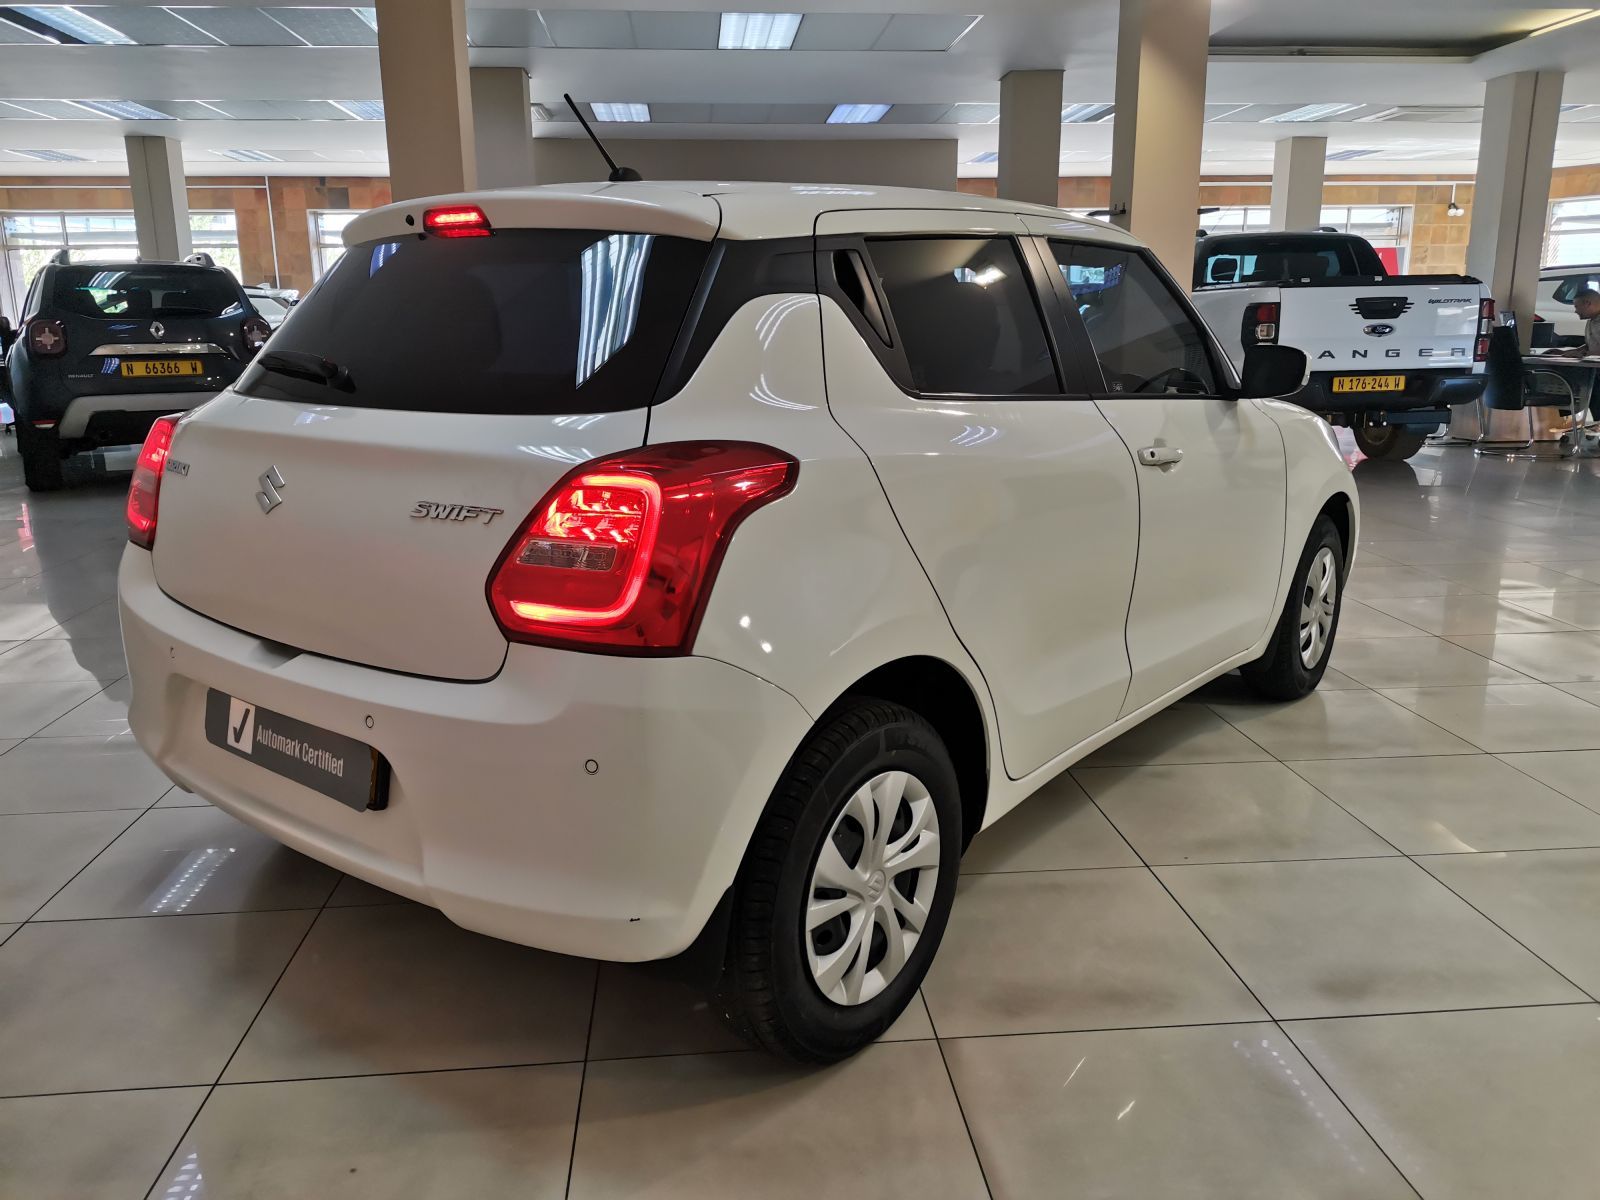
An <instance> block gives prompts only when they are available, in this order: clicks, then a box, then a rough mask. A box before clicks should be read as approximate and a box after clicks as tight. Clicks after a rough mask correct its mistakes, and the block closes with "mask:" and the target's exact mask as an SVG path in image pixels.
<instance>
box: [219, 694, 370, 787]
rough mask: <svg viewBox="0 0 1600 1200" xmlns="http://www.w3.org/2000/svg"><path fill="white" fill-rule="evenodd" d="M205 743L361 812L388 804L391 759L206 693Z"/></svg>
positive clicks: (293, 721)
mask: <svg viewBox="0 0 1600 1200" xmlns="http://www.w3.org/2000/svg"><path fill="white" fill-rule="evenodd" d="M205 726H206V741H208V742H210V743H211V744H212V745H213V746H217V747H220V748H221V749H223V750H226V751H227V752H228V753H229V754H232V755H234V756H236V757H238V758H242V759H245V760H246V761H248V762H253V763H255V764H256V766H258V767H261V768H263V769H265V770H268V771H271V772H272V773H273V774H274V775H280V776H282V777H283V778H285V779H292V780H293V781H294V782H296V783H298V784H301V785H303V786H305V787H308V788H310V789H311V790H312V791H314V792H320V793H321V794H322V795H324V796H327V797H329V798H330V799H333V800H337V801H338V802H339V803H340V804H343V805H345V806H346V807H347V808H353V809H355V810H356V811H357V812H365V811H367V810H369V809H370V810H378V809H383V808H386V807H387V806H388V804H389V760H388V759H386V758H384V757H383V755H381V754H379V753H378V751H377V750H375V749H374V748H373V747H371V746H369V745H367V743H365V742H362V741H358V740H356V739H355V738H353V737H346V736H345V735H344V734H342V733H334V732H333V731H332V730H331V729H322V728H320V727H319V726H316V725H312V724H309V723H308V722H305V721H302V720H300V719H299V718H298V717H291V716H288V715H286V714H284V713H279V712H273V711H272V710H271V709H266V708H262V707H260V706H259V705H257V704H254V703H252V702H251V701H248V700H243V699H240V698H239V697H237V696H230V695H229V694H228V693H227V692H221V691H218V690H217V689H216V688H208V689H207V690H206V714H205Z"/></svg>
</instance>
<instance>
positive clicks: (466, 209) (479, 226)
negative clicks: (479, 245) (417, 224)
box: [422, 204, 494, 238]
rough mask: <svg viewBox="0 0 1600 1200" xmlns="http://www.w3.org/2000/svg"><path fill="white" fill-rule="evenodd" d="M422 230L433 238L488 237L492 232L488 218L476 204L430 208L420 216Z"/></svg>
mask: <svg viewBox="0 0 1600 1200" xmlns="http://www.w3.org/2000/svg"><path fill="white" fill-rule="evenodd" d="M422 228H423V229H424V230H426V231H427V232H428V233H431V234H433V235H434V236H435V237H446V238H457V237H488V236H489V235H490V234H491V233H493V232H494V229H493V228H492V227H491V226H490V224H489V218H488V217H486V216H485V215H484V212H483V209H481V208H479V207H478V206H477V205H476V204H454V205H451V206H450V207H449V208H430V209H428V211H427V212H425V213H423V214H422Z"/></svg>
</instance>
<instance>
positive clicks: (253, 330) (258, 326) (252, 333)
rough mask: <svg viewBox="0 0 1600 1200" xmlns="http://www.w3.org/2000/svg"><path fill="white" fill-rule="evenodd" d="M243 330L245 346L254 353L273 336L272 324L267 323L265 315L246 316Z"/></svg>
mask: <svg viewBox="0 0 1600 1200" xmlns="http://www.w3.org/2000/svg"><path fill="white" fill-rule="evenodd" d="M241 332H242V333H243V334H244V348H245V349H246V350H248V351H249V352H250V353H251V354H254V353H256V351H258V350H260V349H261V347H263V346H265V345H266V344H267V339H268V338H269V337H271V336H272V326H271V325H268V324H267V322H266V318H265V317H246V318H245V319H244V325H243V326H241Z"/></svg>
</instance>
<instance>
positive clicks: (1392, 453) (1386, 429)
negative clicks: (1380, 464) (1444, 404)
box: [1351, 425, 1428, 462]
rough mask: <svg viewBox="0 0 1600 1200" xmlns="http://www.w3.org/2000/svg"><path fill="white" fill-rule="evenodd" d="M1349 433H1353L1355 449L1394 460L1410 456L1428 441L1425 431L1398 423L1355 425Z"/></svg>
mask: <svg viewBox="0 0 1600 1200" xmlns="http://www.w3.org/2000/svg"><path fill="white" fill-rule="evenodd" d="M1351 433H1353V434H1354V435H1355V440H1356V449H1357V450H1359V451H1361V453H1362V454H1365V455H1366V456H1367V457H1368V458H1381V459H1389V460H1392V461H1395V462H1400V461H1402V460H1404V459H1407V458H1410V457H1411V456H1412V455H1413V454H1415V453H1416V452H1417V451H1418V450H1421V449H1422V447H1423V446H1425V445H1426V444H1427V442H1428V435H1427V434H1426V433H1418V432H1417V431H1416V430H1414V429H1406V428H1404V427H1402V426H1399V425H1356V426H1354V427H1353V428H1352V429H1351Z"/></svg>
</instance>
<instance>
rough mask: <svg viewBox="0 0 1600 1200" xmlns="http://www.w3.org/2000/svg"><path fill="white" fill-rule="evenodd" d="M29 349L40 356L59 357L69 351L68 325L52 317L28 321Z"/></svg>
mask: <svg viewBox="0 0 1600 1200" xmlns="http://www.w3.org/2000/svg"><path fill="white" fill-rule="evenodd" d="M28 349H29V350H30V351H32V352H33V353H34V354H37V355H38V356H39V357H40V358H57V357H59V356H61V355H63V354H65V353H66V352H67V327H66V326H65V325H63V324H62V323H61V322H60V321H57V320H55V319H54V318H52V317H40V318H36V319H34V320H32V321H29V322H28Z"/></svg>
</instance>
